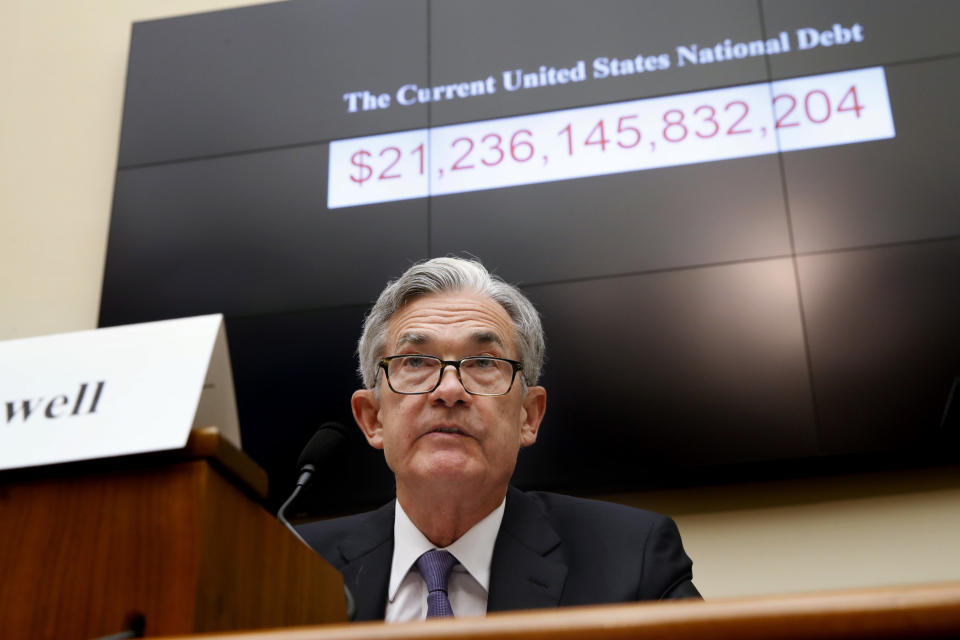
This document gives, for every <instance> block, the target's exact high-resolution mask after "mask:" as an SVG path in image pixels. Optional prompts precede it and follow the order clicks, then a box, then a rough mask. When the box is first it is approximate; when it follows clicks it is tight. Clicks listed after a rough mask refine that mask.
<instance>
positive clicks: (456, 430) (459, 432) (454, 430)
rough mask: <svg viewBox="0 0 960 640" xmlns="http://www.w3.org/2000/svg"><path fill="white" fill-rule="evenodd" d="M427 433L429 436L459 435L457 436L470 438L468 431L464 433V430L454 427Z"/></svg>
mask: <svg viewBox="0 0 960 640" xmlns="http://www.w3.org/2000/svg"><path fill="white" fill-rule="evenodd" d="M427 433H428V434H430V433H449V434H452V435H457V436H468V435H470V434H469V433H467V432H466V431H464V430H463V429H461V428H460V427H454V426H442V427H434V428H433V429H431V430H430V431H428V432H427Z"/></svg>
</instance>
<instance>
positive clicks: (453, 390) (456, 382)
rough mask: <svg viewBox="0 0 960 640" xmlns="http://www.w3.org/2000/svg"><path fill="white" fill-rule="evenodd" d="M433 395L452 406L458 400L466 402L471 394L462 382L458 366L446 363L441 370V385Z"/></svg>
mask: <svg viewBox="0 0 960 640" xmlns="http://www.w3.org/2000/svg"><path fill="white" fill-rule="evenodd" d="M432 395H433V396H434V397H435V398H436V399H437V400H439V401H441V402H443V403H444V404H447V405H450V406H453V405H454V404H457V403H458V402H466V401H467V399H469V398H470V394H469V393H467V390H466V389H464V388H463V385H462V384H460V377H459V376H458V375H457V368H456V367H454V366H453V365H449V364H448V365H445V366H444V367H443V371H441V372H440V385H439V386H438V387H437V388H436V389H434V390H433V394H432Z"/></svg>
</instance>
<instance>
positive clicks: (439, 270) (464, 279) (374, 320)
mask: <svg viewBox="0 0 960 640" xmlns="http://www.w3.org/2000/svg"><path fill="white" fill-rule="evenodd" d="M456 291H470V292H474V293H478V294H480V295H483V296H486V297H489V298H490V299H491V300H493V301H494V302H497V303H499V304H500V306H502V307H503V309H504V310H505V311H506V312H507V315H508V316H510V319H511V320H512V321H513V326H514V329H516V336H515V337H516V342H517V351H518V357H519V359H520V362H521V363H522V364H523V379H524V382H525V383H526V384H528V385H535V384H536V383H537V380H539V379H540V370H541V369H542V368H543V357H544V352H545V350H546V348H545V343H544V337H543V326H542V325H541V324H540V314H539V313H537V310H536V308H535V307H534V306H533V303H531V302H530V301H529V300H528V299H527V297H526V296H524V295H523V294H522V293H521V292H520V290H519V289H517V288H516V287H514V286H513V285H510V284H507V283H506V282H504V281H503V279H502V278H500V277H499V276H496V275H493V274H491V273H490V272H489V271H487V269H486V268H485V267H484V266H483V265H482V264H480V263H479V262H477V261H476V260H465V259H463V258H434V259H432V260H427V261H426V262H421V263H419V264H415V265H413V266H412V267H410V268H409V269H407V270H406V271H405V272H404V274H403V275H402V276H400V277H399V278H397V279H396V280H393V281H391V282H388V283H387V287H386V288H385V289H384V290H383V292H381V293H380V297H379V298H377V301H376V303H375V304H374V305H373V308H372V309H370V313H368V314H367V317H366V318H364V321H363V335H361V336H360V342H359V344H358V345H357V353H358V355H359V358H360V376H361V377H362V378H363V384H364V385H365V386H366V387H367V388H368V389H372V388H374V386H375V385H376V383H377V373H378V369H379V367H378V361H379V359H380V358H382V357H383V356H384V355H386V354H384V349H385V348H386V342H387V324H388V323H389V322H390V318H392V317H393V314H395V313H396V312H397V311H398V310H400V308H401V307H403V306H404V305H405V304H407V303H408V302H411V301H412V300H414V299H415V298H418V297H420V296H423V295H428V294H432V293H445V292H456Z"/></svg>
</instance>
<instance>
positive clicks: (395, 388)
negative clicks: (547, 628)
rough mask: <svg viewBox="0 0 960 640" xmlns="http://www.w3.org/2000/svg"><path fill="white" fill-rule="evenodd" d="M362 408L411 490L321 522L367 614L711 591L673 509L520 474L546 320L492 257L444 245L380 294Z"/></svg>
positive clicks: (321, 547) (370, 324)
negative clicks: (547, 487) (699, 583)
mask: <svg viewBox="0 0 960 640" xmlns="http://www.w3.org/2000/svg"><path fill="white" fill-rule="evenodd" d="M359 355H360V370H361V374H362V376H363V381H364V384H365V386H366V388H364V389H361V390H359V391H356V392H355V393H354V394H353V398H352V407H353V415H354V418H355V419H356V421H357V424H358V425H359V426H360V429H361V430H362V431H363V433H364V435H365V436H366V438H367V442H369V443H370V445H371V446H373V447H375V448H377V449H382V450H383V452H384V456H385V457H386V461H387V465H389V467H390V469H391V470H392V471H393V473H394V475H395V477H396V487H397V498H396V500H395V501H391V502H390V503H389V504H387V505H385V506H384V507H382V508H380V509H378V510H376V511H373V512H370V513H365V514H360V515H355V516H349V517H346V518H337V519H334V520H327V521H321V522H315V523H311V524H308V525H305V526H303V527H301V528H300V532H301V534H302V535H303V536H304V538H305V539H306V540H307V541H308V542H309V543H310V544H311V545H312V546H313V547H314V548H315V549H317V551H318V552H319V553H320V554H321V555H323V556H324V557H325V558H326V559H327V560H328V561H330V562H331V563H332V564H333V565H334V566H335V567H337V569H339V570H340V571H341V573H343V576H344V580H345V582H346V584H347V586H348V587H349V588H350V590H351V591H352V592H353V594H354V597H355V598H356V600H357V618H358V619H360V620H373V619H384V618H385V619H386V620H388V621H401V620H418V619H423V618H426V617H442V616H449V615H456V616H467V615H483V614H484V613H486V612H487V611H502V610H508V609H531V608H539V607H555V606H569V605H580V604H597V603H609V602H627V601H634V600H656V599H662V598H678V597H697V596H699V594H698V593H697V590H696V588H694V586H693V583H692V581H691V580H692V573H691V562H690V559H689V558H688V557H687V556H686V554H685V553H684V551H683V547H682V545H681V542H680V535H679V533H678V532H677V528H676V526H675V525H674V523H673V521H671V520H670V519H669V518H665V517H663V516H658V515H656V514H653V513H649V512H646V511H641V510H638V509H631V508H628V507H623V506H619V505H615V504H609V503H603V502H597V501H593V500H583V499H578V498H571V497H566V496H561V495H557V494H551V493H541V492H530V493H524V492H521V491H518V490H516V489H514V488H512V487H510V486H509V482H510V476H511V475H512V474H513V470H514V467H515V465H516V461H517V453H518V451H519V450H520V447H526V446H529V445H531V444H533V443H534V442H535V441H536V439H537V432H538V430H539V428H540V422H541V420H542V419H543V415H544V411H545V409H546V396H547V394H546V390H545V389H544V388H543V387H540V386H536V385H537V380H538V378H539V376H540V369H541V366H542V363H543V355H544V339H543V330H542V328H541V325H540V317H539V315H538V313H537V311H536V309H534V307H533V305H532V304H531V303H530V301H529V300H527V299H526V297H524V295H523V294H522V293H520V292H519V291H518V290H517V289H516V288H514V287H512V286H510V285H508V284H507V283H505V282H503V281H502V280H500V279H499V278H497V277H496V276H492V275H491V274H489V273H488V272H487V270H486V269H485V268H484V267H483V266H482V265H481V264H480V263H478V262H474V261H469V260H461V259H457V258H436V259H434V260H430V261H428V262H424V263H422V264H418V265H415V266H413V267H411V268H410V269H408V270H407V271H406V273H404V274H403V275H402V276H401V277H400V278H399V279H398V280H396V281H394V282H391V283H390V284H389V285H388V286H387V288H386V289H385V290H384V291H383V293H381V294H380V297H379V299H378V300H377V302H376V304H375V305H374V306H373V309H372V310H371V311H370V313H369V315H368V316H367V318H366V320H365V323H364V330H363V336H362V337H361V338H360V344H359Z"/></svg>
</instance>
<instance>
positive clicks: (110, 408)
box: [0, 315, 240, 469]
mask: <svg viewBox="0 0 960 640" xmlns="http://www.w3.org/2000/svg"><path fill="white" fill-rule="evenodd" d="M211 425H213V426H216V427H218V428H219V429H220V432H221V433H222V434H223V435H224V437H226V438H227V439H228V440H229V441H230V442H232V443H233V444H235V445H236V446H237V447H239V446H240V428H239V423H238V421H237V408H236V402H235V399H234V395H233V375H232V373H231V370H230V357H229V354H228V352H227V342H226V334H225V332H224V328H223V316H221V315H209V316H198V317H195V318H183V319H179V320H164V321H160V322H147V323H144V324H132V325H126V326H122V327H111V328H107V329H95V330H92V331H79V332H76V333H63V334H58V335H51V336H40V337H36V338H25V339H20V340H9V341H6V342H0V469H15V468H20V467H32V466H37V465H46V464H55V463H60V462H71V461H75V460H89V459H94V458H106V457H111V456H120V455H128V454H134V453H144V452H148V451H164V450H169V449H179V448H181V447H183V446H184V445H185V444H186V442H187V438H188V437H189V435H190V430H191V428H194V427H205V426H211Z"/></svg>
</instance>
